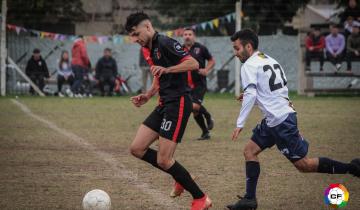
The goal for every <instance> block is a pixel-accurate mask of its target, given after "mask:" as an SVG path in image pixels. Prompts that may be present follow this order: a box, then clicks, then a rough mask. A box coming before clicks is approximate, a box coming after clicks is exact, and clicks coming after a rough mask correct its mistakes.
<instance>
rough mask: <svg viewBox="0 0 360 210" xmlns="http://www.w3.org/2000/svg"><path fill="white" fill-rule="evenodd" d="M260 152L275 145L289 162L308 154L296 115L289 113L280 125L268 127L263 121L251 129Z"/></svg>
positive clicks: (306, 144) (306, 143)
mask: <svg viewBox="0 0 360 210" xmlns="http://www.w3.org/2000/svg"><path fill="white" fill-rule="evenodd" d="M251 139H252V141H254V142H255V143H256V144H257V145H258V146H259V147H260V148H261V150H264V149H266V148H270V147H272V146H274V145H275V144H276V146H277V148H278V149H279V150H280V152H281V153H282V154H283V155H284V156H285V157H286V158H287V159H289V160H290V161H291V162H295V161H297V160H300V159H302V158H304V157H305V156H306V155H307V153H308V148H309V143H308V142H307V141H306V140H305V139H304V138H303V137H302V136H301V135H300V133H299V130H298V127H297V118H296V113H290V114H289V116H288V117H287V118H286V120H284V122H282V123H281V124H279V125H277V126H275V127H268V126H267V124H266V121H265V119H263V120H262V121H261V123H260V124H258V125H257V126H256V127H255V128H254V129H253V136H252V137H251Z"/></svg>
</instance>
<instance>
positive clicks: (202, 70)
mask: <svg viewBox="0 0 360 210" xmlns="http://www.w3.org/2000/svg"><path fill="white" fill-rule="evenodd" d="M199 74H200V75H202V76H207V75H208V71H207V70H206V69H199Z"/></svg>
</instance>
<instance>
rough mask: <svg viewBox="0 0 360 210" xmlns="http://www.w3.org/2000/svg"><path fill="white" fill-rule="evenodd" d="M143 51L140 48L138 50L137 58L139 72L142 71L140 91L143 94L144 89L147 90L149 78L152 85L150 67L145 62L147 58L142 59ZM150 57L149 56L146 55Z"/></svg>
mask: <svg viewBox="0 0 360 210" xmlns="http://www.w3.org/2000/svg"><path fill="white" fill-rule="evenodd" d="M142 51H143V49H142V48H141V49H140V56H139V58H140V59H139V65H140V68H141V71H142V74H141V75H142V84H143V85H142V88H141V91H142V92H143V93H145V92H146V88H147V81H148V77H150V83H152V79H153V77H152V75H151V74H150V67H149V64H148V63H147V62H146V60H147V58H145V57H144V54H143V52H142ZM147 56H149V57H150V55H147Z"/></svg>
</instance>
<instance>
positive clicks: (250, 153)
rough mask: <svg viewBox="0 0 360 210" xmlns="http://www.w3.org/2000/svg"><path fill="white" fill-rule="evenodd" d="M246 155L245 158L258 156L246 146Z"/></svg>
mask: <svg viewBox="0 0 360 210" xmlns="http://www.w3.org/2000/svg"><path fill="white" fill-rule="evenodd" d="M244 157H245V160H249V159H253V158H255V157H256V153H255V152H254V151H253V150H252V149H251V148H250V147H245V148H244Z"/></svg>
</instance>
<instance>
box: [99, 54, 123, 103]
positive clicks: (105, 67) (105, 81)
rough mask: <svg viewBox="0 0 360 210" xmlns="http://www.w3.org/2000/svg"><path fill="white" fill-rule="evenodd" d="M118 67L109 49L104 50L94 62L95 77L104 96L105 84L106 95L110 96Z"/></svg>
mask: <svg viewBox="0 0 360 210" xmlns="http://www.w3.org/2000/svg"><path fill="white" fill-rule="evenodd" d="M117 74H118V68H117V64H116V61H115V59H114V58H113V57H112V55H111V49H109V48H106V49H105V50H104V56H103V57H102V58H100V59H99V61H98V62H97V64H96V74H95V78H96V79H97V80H98V81H99V87H100V92H101V96H105V85H108V86H109V90H108V94H107V95H108V96H112V94H113V90H114V87H115V79H116V76H117Z"/></svg>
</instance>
